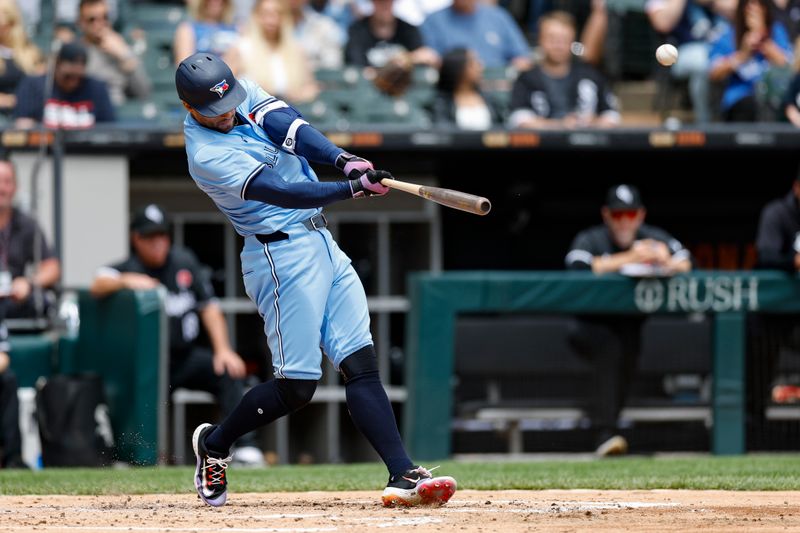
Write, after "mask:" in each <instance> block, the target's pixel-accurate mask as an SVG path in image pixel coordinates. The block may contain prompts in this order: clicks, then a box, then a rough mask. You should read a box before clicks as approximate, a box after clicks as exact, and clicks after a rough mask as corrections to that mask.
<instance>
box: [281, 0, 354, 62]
mask: <svg viewBox="0 0 800 533" xmlns="http://www.w3.org/2000/svg"><path fill="white" fill-rule="evenodd" d="M289 9H290V12H291V16H292V21H293V23H294V36H295V39H296V40H297V42H298V43H300V46H302V47H303V49H304V50H305V52H306V57H308V60H309V63H310V64H311V69H312V70H317V69H321V68H324V69H338V68H341V66H342V55H343V53H342V48H343V47H344V42H345V32H344V31H342V29H341V28H340V27H339V25H338V24H337V23H336V21H335V20H333V19H332V18H330V17H329V16H327V15H323V14H322V13H317V12H316V11H314V9H313V8H311V7H310V6H309V5H308V0H289Z"/></svg>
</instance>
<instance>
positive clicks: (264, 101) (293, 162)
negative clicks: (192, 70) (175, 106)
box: [183, 79, 320, 237]
mask: <svg viewBox="0 0 800 533" xmlns="http://www.w3.org/2000/svg"><path fill="white" fill-rule="evenodd" d="M238 81H239V83H240V84H241V85H242V87H244V88H245V89H246V91H247V98H245V99H244V101H243V102H242V103H241V104H240V105H239V106H238V107H237V108H236V112H237V113H238V114H239V116H240V117H241V118H244V119H245V121H246V122H245V123H244V124H240V125H238V126H236V127H235V128H233V129H232V130H231V131H229V132H228V133H222V132H219V131H215V130H212V129H209V128H206V127H203V126H201V125H200V124H198V122H197V121H196V120H195V119H194V118H192V115H190V114H187V115H186V120H185V121H184V123H183V131H184V136H185V139H186V153H187V155H188V159H189V173H190V174H191V176H192V178H193V179H194V181H195V183H197V186H198V187H200V189H201V190H202V191H203V192H205V193H206V194H208V196H209V197H210V198H211V199H212V200H213V201H214V203H215V204H217V207H219V209H220V211H222V212H223V213H224V214H225V215H226V216H227V217H228V218H229V219H230V221H231V222H232V223H233V227H234V228H235V229H236V231H237V232H238V233H239V234H240V235H242V236H245V237H246V236H248V235H256V234H259V233H260V234H266V233H274V232H275V231H278V230H280V229H281V228H283V227H284V226H287V225H289V224H293V223H295V222H299V221H301V220H306V219H308V218H310V217H311V216H313V215H314V214H316V213H318V212H319V211H320V209H287V208H284V207H278V206H274V205H269V204H265V203H262V202H257V201H253V200H245V199H244V196H243V195H244V190H245V187H246V185H247V184H248V182H249V181H250V180H251V179H253V178H254V177H255V176H256V175H258V173H259V172H261V171H262V169H263V168H264V166H268V167H269V168H271V169H273V170H275V171H276V172H277V173H278V174H280V176H281V177H282V178H283V179H284V180H285V181H286V182H289V183H292V182H299V181H319V179H318V178H317V175H316V174H315V173H314V170H313V169H312V168H311V167H310V166H309V164H308V161H306V159H305V158H303V157H300V156H298V155H295V154H293V153H290V152H287V151H284V150H282V149H281V147H280V145H278V144H276V143H275V142H273V141H272V140H271V139H270V138H269V137H268V136H267V134H266V132H264V130H263V129H262V128H261V126H259V125H258V121H259V120H260V118H261V116H262V113H264V112H268V110H269V109H270V106H271V105H273V106H274V105H280V104H282V102H280V101H279V100H277V99H276V98H275V97H274V96H270V95H269V94H267V93H266V92H264V91H263V90H262V89H261V88H260V87H259V86H258V85H256V84H255V83H253V82H252V81H250V80H247V79H240V80H238Z"/></svg>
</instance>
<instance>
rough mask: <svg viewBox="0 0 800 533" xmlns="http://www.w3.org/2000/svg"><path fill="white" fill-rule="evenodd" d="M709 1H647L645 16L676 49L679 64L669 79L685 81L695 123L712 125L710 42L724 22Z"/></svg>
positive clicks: (671, 70)
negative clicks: (710, 123) (709, 75)
mask: <svg viewBox="0 0 800 533" xmlns="http://www.w3.org/2000/svg"><path fill="white" fill-rule="evenodd" d="M711 4H712V2H710V1H708V0H648V1H647V3H646V4H645V12H646V13H647V16H648V18H649V19H650V24H651V25H652V26H653V28H654V29H655V30H656V31H657V32H658V33H660V34H662V35H663V37H664V39H665V40H666V41H667V42H670V43H672V44H674V45H675V46H676V47H677V48H678V61H677V62H676V63H675V64H674V65H672V67H671V68H670V70H669V75H670V76H672V77H674V78H676V79H679V80H688V82H689V96H690V98H691V101H692V111H693V114H694V121H695V122H697V123H700V124H703V123H707V122H709V121H711V118H712V117H711V96H710V84H709V77H708V74H709V72H708V70H709V51H710V46H709V41H710V40H712V39H713V38H714V36H715V35H716V34H717V33H718V32H719V28H720V25H724V24H725V22H724V21H723V20H722V19H721V17H718V16H717V15H716V14H715V13H714V11H713V10H712V8H711V7H712V6H711Z"/></svg>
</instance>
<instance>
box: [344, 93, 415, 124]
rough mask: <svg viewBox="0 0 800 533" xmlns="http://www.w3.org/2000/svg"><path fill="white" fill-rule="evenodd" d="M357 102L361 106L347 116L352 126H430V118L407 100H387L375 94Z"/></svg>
mask: <svg viewBox="0 0 800 533" xmlns="http://www.w3.org/2000/svg"><path fill="white" fill-rule="evenodd" d="M357 101H359V102H362V104H361V105H358V106H356V107H354V108H353V109H352V110H351V112H350V114H349V115H348V117H349V118H350V119H351V121H352V123H353V124H358V125H359V126H365V125H368V126H376V125H380V126H382V127H391V126H404V127H412V128H418V129H427V128H429V127H430V126H431V119H430V116H429V115H428V114H427V113H425V111H423V110H422V109H420V108H419V107H418V106H417V105H415V104H414V102H413V101H411V100H409V99H407V98H388V97H385V96H383V95H380V94H377V93H376V94H375V95H373V96H372V98H369V99H367V100H357Z"/></svg>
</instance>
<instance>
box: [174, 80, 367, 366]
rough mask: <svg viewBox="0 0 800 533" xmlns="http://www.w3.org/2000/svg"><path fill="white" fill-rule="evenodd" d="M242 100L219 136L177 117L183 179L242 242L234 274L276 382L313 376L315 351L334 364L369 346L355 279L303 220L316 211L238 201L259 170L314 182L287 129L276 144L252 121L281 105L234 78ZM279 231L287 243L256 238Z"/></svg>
mask: <svg viewBox="0 0 800 533" xmlns="http://www.w3.org/2000/svg"><path fill="white" fill-rule="evenodd" d="M238 81H239V83H240V84H242V86H243V87H244V88H245V89H246V90H247V98H245V100H244V102H242V104H241V105H239V106H238V107H237V108H236V112H237V117H238V118H239V121H240V124H238V125H237V126H235V127H234V128H233V129H232V130H231V131H229V132H227V133H222V132H219V131H215V130H212V129H209V128H206V127H203V126H201V125H200V124H199V123H198V122H197V121H196V120H195V119H194V118H192V116H191V115H187V117H186V120H185V121H184V135H185V138H186V153H187V156H188V164H189V173H190V174H191V176H192V178H193V179H194V181H195V183H196V184H197V186H198V187H199V188H200V189H201V190H202V191H204V192H205V193H206V194H208V196H209V197H210V198H211V199H212V200H213V201H214V203H215V204H216V205H217V207H218V208H219V209H220V211H222V212H223V213H224V214H225V215H226V216H227V217H228V219H230V221H231V223H232V224H233V226H234V228H235V229H236V231H237V232H238V233H239V234H240V235H242V236H243V237H244V247H243V249H242V253H241V260H242V275H243V277H244V286H245V290H246V292H247V294H248V296H249V297H250V298H251V299H252V300H253V301H254V302H255V304H256V305H257V306H258V312H259V314H260V315H261V316H262V318H263V319H264V332H265V333H266V335H267V339H268V342H269V348H270V351H271V352H272V365H273V373H274V374H275V376H276V377H279V378H291V379H319V378H320V377H321V375H322V372H321V369H320V362H321V355H320V347H322V349H323V350H324V351H325V353H326V354H327V356H328V357H329V358H330V359H331V361H332V362H333V364H334V366H335V367H336V368H337V370H338V368H339V364H340V363H341V361H342V360H343V359H344V358H345V357H347V356H348V355H350V354H352V353H353V352H355V351H356V350H358V349H360V348H363V347H364V346H367V345H369V344H372V337H371V335H370V332H369V312H368V309H367V299H366V296H365V294H364V289H363V286H362V285H361V281H360V280H359V279H358V276H357V274H356V273H355V270H353V267H352V266H351V264H350V259H349V258H348V257H347V256H346V255H345V254H344V252H342V251H341V250H340V249H339V247H338V245H337V244H336V242H335V241H334V240H333V237H332V236H331V234H330V232H329V231H328V230H327V229H324V228H323V229H319V230H314V229H311V230H309V229H307V227H306V226H305V225H304V224H303V221H306V220H308V219H309V218H310V217H312V216H313V215H315V214H316V213H319V212H320V211H321V209H289V208H284V207H278V206H275V205H270V204H266V203H263V202H258V201H253V200H246V199H245V198H244V191H245V189H246V187H247V184H248V182H249V180H251V179H252V178H253V177H254V176H256V175H258V174H259V173H260V172H261V171H262V170H263V169H264V166H265V165H266V166H268V167H269V168H271V169H273V170H274V171H275V172H276V173H277V174H278V175H279V176H280V177H281V178H282V179H283V180H285V181H286V182H288V183H294V182H300V181H318V178H317V176H316V174H315V173H314V171H313V169H312V168H311V167H310V166H309V165H308V162H307V161H306V160H305V158H303V157H300V156H298V155H296V154H294V153H293V151H292V147H293V146H292V142H293V140H294V133H295V131H292V128H295V130H296V128H298V127H299V126H300V123H299V122H296V123H295V124H293V125H292V127H291V128H289V132H288V134H287V136H286V141H284V143H283V145H278V144H276V143H275V142H273V141H272V140H271V139H270V138H269V136H268V135H267V134H266V133H265V131H264V130H263V129H262V127H261V126H259V124H260V123H262V121H263V120H269V112H270V111H271V110H273V109H276V108H280V107H285V104H284V103H283V102H282V101H280V100H277V99H276V98H274V97H272V96H270V95H268V94H266V93H265V92H264V91H263V90H261V89H260V88H258V86H256V85H255V84H254V83H253V82H251V81H249V80H246V79H240V80H238ZM276 231H282V232H283V233H286V234H287V235H288V237H289V238H288V239H285V240H280V241H278V242H270V243H268V244H262V243H261V242H260V241H259V240H258V239H257V238H256V235H259V234H261V235H265V234H272V233H274V232H276Z"/></svg>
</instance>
